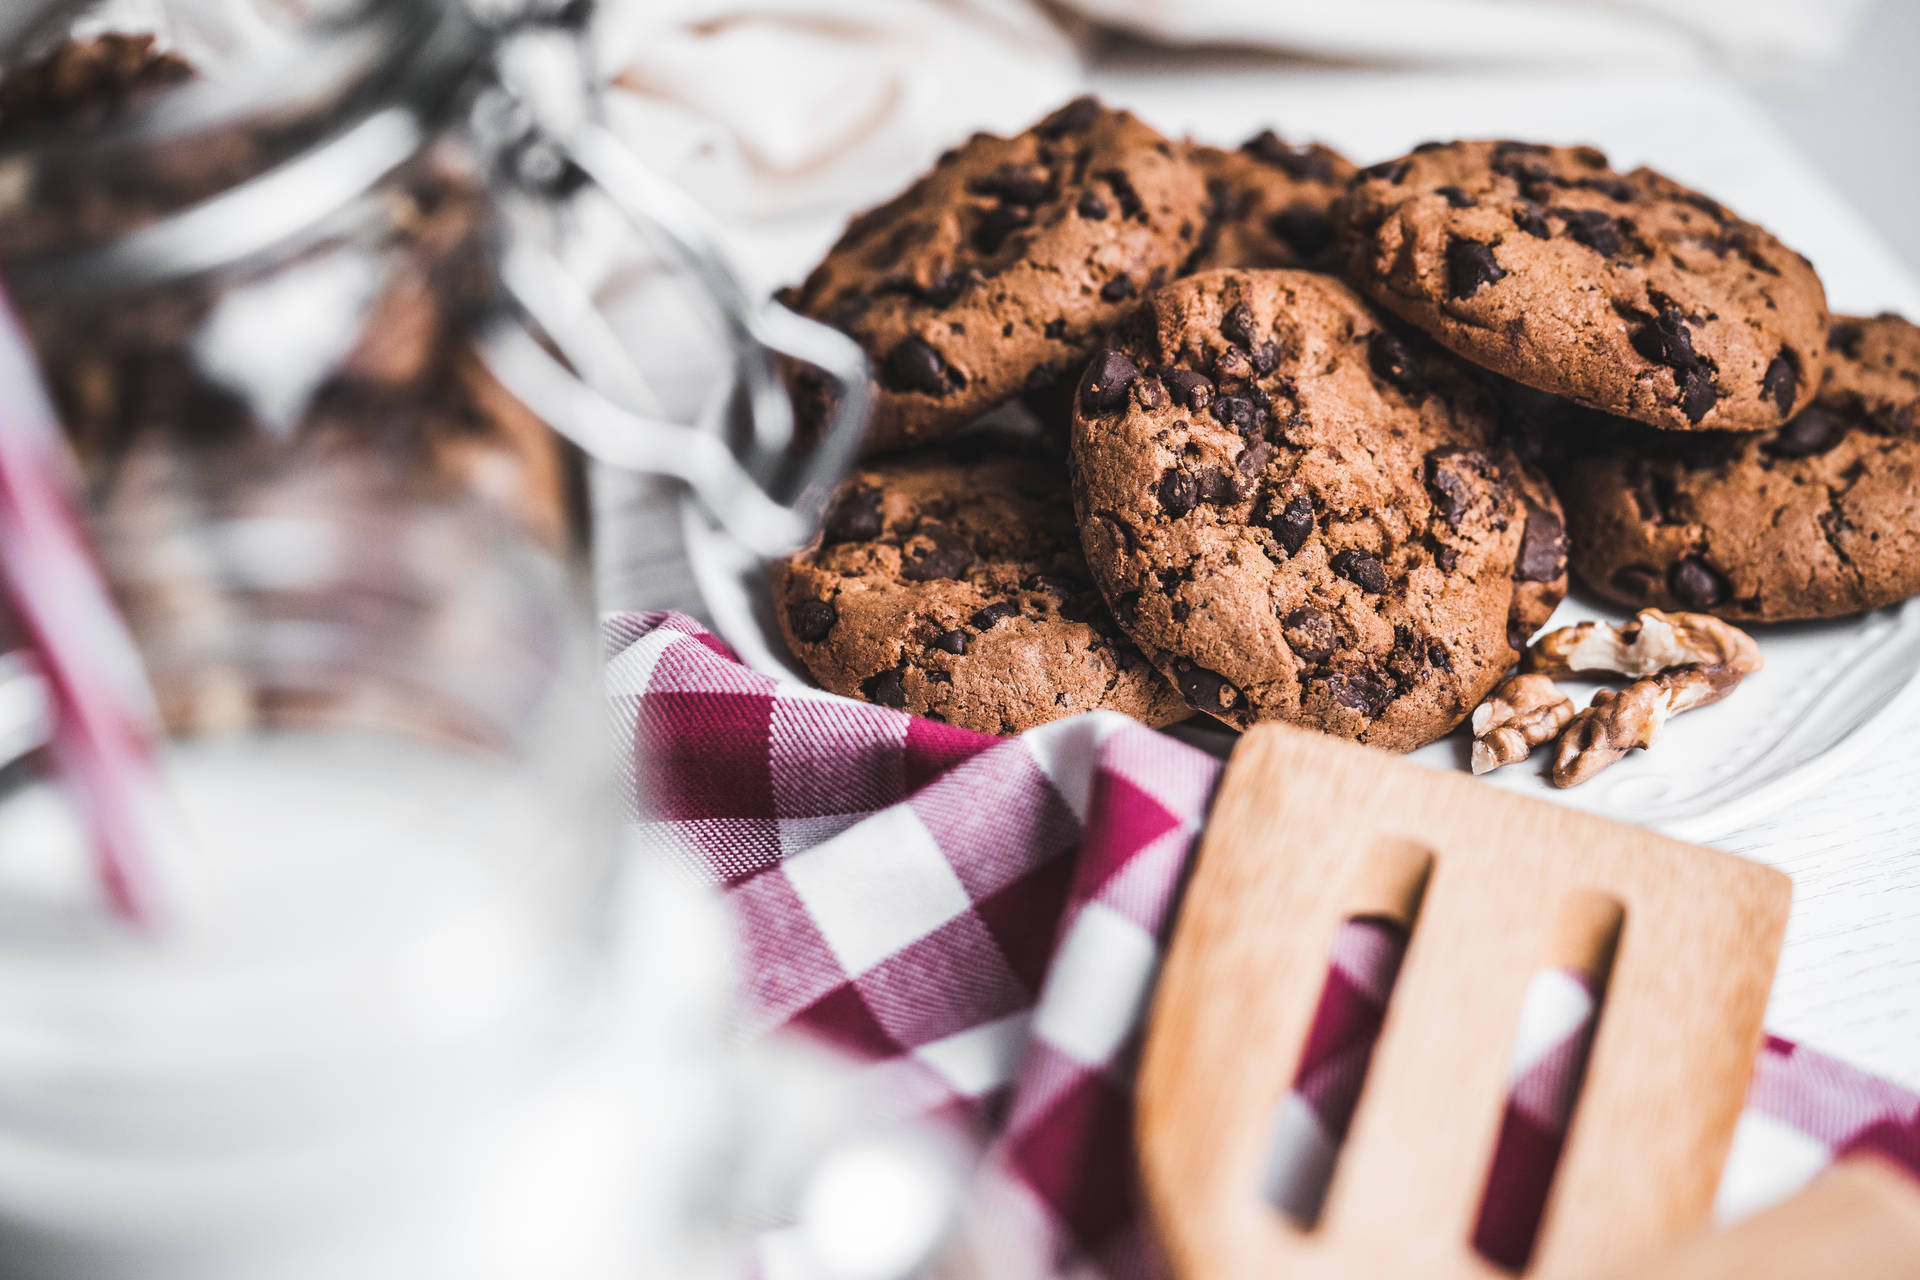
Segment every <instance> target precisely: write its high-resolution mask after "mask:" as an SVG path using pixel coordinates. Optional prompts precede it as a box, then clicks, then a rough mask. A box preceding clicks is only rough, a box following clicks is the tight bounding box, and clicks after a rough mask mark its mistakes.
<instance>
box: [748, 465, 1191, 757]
mask: <svg viewBox="0 0 1920 1280" xmlns="http://www.w3.org/2000/svg"><path fill="white" fill-rule="evenodd" d="M773 591H774V607H775V611H776V612H777V613H778V615H779V618H780V627H781V632H782V634H784V635H785V637H786V640H787V646H788V648H790V649H791V650H792V651H793V653H794V654H795V655H796V656H797V657H798V658H799V659H800V660H801V661H802V662H804V663H805V664H806V666H807V669H808V670H810V671H811V672H813V675H814V677H815V678H816V679H817V680H819V681H820V683H821V684H822V685H824V686H826V687H827V688H828V689H831V690H832V691H833V692H835V693H840V694H846V695H848V696H850V697H856V698H865V699H866V700H867V701H869V702H877V703H879V704H881V705H882V706H888V707H900V708H904V709H905V710H908V711H911V712H913V713H914V714H916V715H922V716H926V717H928V718H929V719H933V720H944V721H946V722H947V723H949V724H955V725H960V726H962V727H963V728H968V729H977V730H979V731H981V732H983V733H1002V734H1005V733H1018V732H1020V731H1021V730H1023V729H1030V728H1032V727H1033V726H1034V725H1037V724H1044V723H1046V722H1047V721H1049V720H1057V719H1059V718H1060V717H1062V716H1069V715H1073V714H1074V713H1076V712H1080V711H1095V710H1100V709H1107V710H1113V711H1123V712H1125V713H1126V714H1128V715H1130V716H1133V717H1135V718H1136V719H1139V720H1144V721H1145V722H1146V723H1148V724H1151V725H1155V726H1159V725H1165V724H1172V723H1174V722H1175V721H1177V720H1183V719H1185V718H1186V717H1187V716H1188V715H1189V714H1190V713H1189V712H1188V711H1187V709H1186V707H1185V706H1184V705H1183V704H1182V702H1181V700H1180V697H1179V695H1178V694H1177V693H1175V692H1174V689H1173V687H1172V686H1171V685H1170V684H1168V683H1167V681H1166V680H1165V679H1164V678H1163V677H1162V676H1161V675H1160V674H1159V673H1158V672H1157V671H1155V670H1154V669H1153V667H1151V666H1150V665H1148V663H1147V662H1146V660H1145V659H1143V658H1142V657H1141V656H1140V654H1139V652H1138V651H1137V650H1136V649H1134V647H1133V646H1132V645H1131V644H1129V643H1128V642H1127V641H1126V639H1125V638H1124V637H1123V636H1122V635H1121V634H1120V632H1119V629H1118V628H1117V627H1115V625H1114V622H1113V617H1112V615H1111V614H1110V613H1108V611H1107V606H1106V604H1105V603H1104V602H1103V601H1102V600H1101V599H1100V595H1099V593H1098V592H1097V591H1096V590H1095V589H1094V586H1093V583H1092V581H1091V580H1090V579H1089V577H1088V575H1087V566H1086V561H1085V559H1084V558H1083V556H1082V555H1081V551H1080V539H1079V535H1078V533H1077V532H1076V531H1075V528H1074V523H1073V510H1072V506H1071V504H1070V502H1069V500H1068V497H1067V481H1066V463H1065V460H1064V459H1062V458H1060V457H1059V456H1057V455H1056V454H1052V453H1049V452H1046V451H1043V450H1040V449H1037V448H1029V447H1023V446H1020V445H1017V444H1014V443H1012V442H1008V441H1002V440H997V439H996V440H988V441H985V442H981V441H978V440H977V439H976V437H975V436H972V435H969V436H967V437H964V438H963V439H960V440H956V441H954V442H953V443H952V445H951V446H950V447H949V448H935V449H932V450H921V451H918V452H916V453H912V454H907V455H903V456H901V457H898V458H893V459H888V460H885V461H882V462H876V463H873V464H871V465H869V466H866V467H863V468H861V469H860V470H859V471H857V472H856V473H855V474H854V476H853V478H852V479H851V480H849V481H848V483H847V485H846V487H845V488H844V489H843V490H842V491H841V493H840V495H839V497H838V498H837V499H836V500H835V503H834V505H833V507H832V508H831V511H830V513H829V515H828V518H827V520H826V525H825V529H824V531H823V532H822V534H821V538H820V542H819V544H818V545H816V546H815V547H813V548H811V549H810V550H808V551H805V552H803V553H801V554H799V555H796V556H794V557H792V558H791V559H789V560H786V561H784V562H782V563H781V564H779V565H776V566H775V572H774V575H773Z"/></svg>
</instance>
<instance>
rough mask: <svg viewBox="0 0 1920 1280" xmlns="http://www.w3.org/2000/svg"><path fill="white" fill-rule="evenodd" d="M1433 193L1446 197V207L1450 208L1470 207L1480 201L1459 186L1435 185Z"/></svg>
mask: <svg viewBox="0 0 1920 1280" xmlns="http://www.w3.org/2000/svg"><path fill="white" fill-rule="evenodd" d="M1433 193H1434V194H1435V195H1437V196H1444V197H1446V201H1447V207H1448V208H1451V209H1471V208H1473V207H1474V206H1475V205H1477V204H1479V203H1480V202H1479V201H1478V200H1475V199H1474V198H1473V197H1472V196H1470V195H1468V194H1467V193H1466V192H1464V191H1462V190H1461V189H1460V188H1459V187H1452V186H1448V187H1435V188H1434V189H1433Z"/></svg>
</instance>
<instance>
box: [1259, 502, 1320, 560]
mask: <svg viewBox="0 0 1920 1280" xmlns="http://www.w3.org/2000/svg"><path fill="white" fill-rule="evenodd" d="M1267 528H1269V529H1271V530H1273V536H1274V538H1275V540H1276V541H1278V542H1279V543H1280V546H1281V547H1282V549H1284V550H1285V551H1286V553H1287V554H1288V555H1290V556H1292V555H1298V554H1299V553H1300V548H1301V547H1304V546H1306V545H1307V537H1308V535H1309V534H1311V533H1312V532H1313V499H1311V498H1309V497H1308V496H1307V495H1306V494H1304V493H1297V494H1295V495H1294V496H1293V497H1292V499H1291V500H1289V501H1288V503H1287V505H1286V506H1284V507H1282V508H1281V509H1280V510H1278V511H1276V512H1274V513H1273V516H1272V518H1271V519H1270V520H1268V522H1267Z"/></svg>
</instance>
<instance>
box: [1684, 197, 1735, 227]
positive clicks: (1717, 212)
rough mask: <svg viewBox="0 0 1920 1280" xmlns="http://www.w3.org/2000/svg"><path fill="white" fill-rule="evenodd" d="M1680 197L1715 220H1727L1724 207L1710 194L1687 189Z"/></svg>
mask: <svg viewBox="0 0 1920 1280" xmlns="http://www.w3.org/2000/svg"><path fill="white" fill-rule="evenodd" d="M1680 198H1681V199H1682V200H1684V201H1686V202H1687V203H1688V204H1690V205H1692V206H1693V207H1694V208H1696V209H1698V210H1700V211H1701V212H1702V213H1704V214H1706V215H1707V216H1708V217H1710V218H1712V219H1713V220H1714V221H1715V222H1725V221H1726V220H1727V210H1726V207H1725V206H1724V205H1722V204H1721V203H1720V202H1719V201H1718V200H1715V199H1714V198H1713V197H1712V196H1703V195H1701V194H1700V193H1699V192H1697V191H1689V192H1687V193H1686V194H1685V195H1683V196H1681V197H1680Z"/></svg>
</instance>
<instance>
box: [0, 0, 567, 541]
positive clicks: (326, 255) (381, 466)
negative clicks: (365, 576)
mask: <svg viewBox="0 0 1920 1280" xmlns="http://www.w3.org/2000/svg"><path fill="white" fill-rule="evenodd" d="M202 7H203V8H210V6H202ZM334 7H335V8H338V6H334ZM218 11H219V12H222V13H227V14H229V15H236V14H239V13H241V12H247V13H252V12H253V6H251V5H223V6H219V9H218ZM256 17H257V15H256ZM258 21H259V22H260V23H261V24H264V25H262V26H261V27H260V30H258V31H256V30H254V29H253V28H252V27H244V28H243V27H242V26H241V24H238V23H236V24H235V25H236V30H235V31H234V32H232V33H230V34H231V37H232V39H231V40H230V41H228V43H231V44H236V45H237V46H238V47H235V48H231V49H229V50H228V51H227V54H226V56H225V57H224V59H221V58H217V57H216V55H214V54H212V53H208V54H206V55H205V56H206V57H207V58H208V59H209V60H210V61H214V62H215V63H216V65H212V66H208V67H205V68H196V67H195V66H193V65H191V64H190V63H189V62H188V61H186V60H185V59H183V58H181V57H180V56H178V55H177V54H175V53H173V52H170V51H168V50H167V49H166V48H165V47H164V46H162V45H160V44H159V43H157V42H156V41H155V40H154V39H153V37H152V36H150V35H144V34H129V33H123V32H108V33H103V34H99V35H95V36H91V37H86V38H76V39H73V40H71V41H70V42H66V43H58V44H56V45H55V46H54V47H53V49H52V51H51V52H45V53H42V54H40V55H39V56H38V57H37V58H36V57H35V56H33V55H29V56H28V58H27V60H26V62H25V64H24V65H21V66H18V67H16V68H15V70H14V72H13V73H12V74H11V75H10V76H9V77H8V80H7V86H6V88H5V90H4V92H0V244H4V245H5V246H6V267H5V277H6V283H7V286H8V288H9V290H10V291H11V293H12V294H13V296H14V299H15V301H16V303H17V305H18V308H19V310H20V312H21V314H22V318H23V320H24V322H25V324H26V326H27V328H28V330H29V332H30V334H31V336H32V339H33V342H34V345H35V347H36V349H37V352H38V355H39V357H40V362H41V367H42V371H43V374H44V376H45V379H46V381H47V383H48V386H49V389H50V391H51V392H52V395H53V399H54V402H55V404H56V406H57V408H58V410H59V412H60V416H61V419H62V421H63V423H64V425H65V427H66V429H67V432H68V434H69V437H70V438H71V440H72V442H73V444H74V446H75V449H76V451H77V453H78V455H79V457H80V459H81V463H82V466H83V469H84V472H85V477H86V481H87V485H88V488H89V491H90V495H91V497H92V499H93V501H94V502H95V504H96V506H97V507H98V508H99V509H100V510H101V511H103V512H112V511H114V510H116V509H120V508H125V507H129V506H136V505H140V504H142V503H147V502H150V501H153V500H154V498H155V490H154V488H153V486H154V485H155V484H156V483H158V482H160V481H162V480H164V481H166V482H167V483H170V484H179V485H183V486H186V487H187V488H188V489H190V490H192V491H194V492H198V493H202V494H205V493H210V492H215V491H218V492H222V493H225V492H233V491H239V490H243V489H249V488H258V487H259V486H261V485H263V484H267V483H270V482H278V481H279V480H280V479H284V478H286V477H290V476H298V475H299V474H300V473H301V471H302V470H303V469H304V468H305V467H307V466H310V465H311V466H325V467H328V468H347V467H350V468H355V469H357V470H358V471H359V472H360V473H361V474H362V477H363V479H362V488H361V492H362V493H363V494H369V495H370V494H380V495H384V497H385V498H386V499H387V500H389V501H392V502H396V503H404V502H410V501H433V500H438V499H441V498H445V497H448V496H451V495H457V494H465V495H472V496H475V497H477V498H479V499H480V500H482V501H483V503H485V504H486V505H487V506H488V507H489V508H491V509H493V510H495V511H497V512H498V513H500V514H501V515H502V516H504V517H506V518H507V519H508V520H509V521H510V522H511V523H513V524H516V525H517V526H519V527H520V528H521V529H523V530H525V531H526V532H528V533H529V534H531V535H533V536H534V537H535V538H536V540H538V541H539V542H541V543H542V544H543V545H546V546H548V547H550V548H553V549H555V550H556V551H559V550H568V551H574V552H578V551H580V550H581V549H582V548H584V545H585V539H586V535H587V528H588V525H587V519H586V510H587V508H586V502H585V489H584V482H583V478H582V476H583V471H582V466H581V462H580V459H579V456H578V453H577V451H575V450H572V449H570V448H569V447H567V446H565V445H564V443H563V442H562V440H561V438H560V437H559V436H557V435H555V434H554V433H553V432H552V431H551V430H549V429H548V428H547V426H546V425H545V424H543V423H542V422H541V421H540V420H539V419H538V418H537V417H536V416H535V415H534V414H532V413H531V412H529V411H528V410H527V409H526V408H525V406H524V405H522V404H521V403H520V401H518V400H517V399H516V398H515V397H513V396H512V395H510V394H509V393H507V392H506V391H505V389H504V388H502V387H501V386H500V385H499V384H498V382H497V381H496V380H495V379H494V378H493V376H492V375H491V374H490V373H489V372H488V370H487V368H486V365H485V363H484V362H483V361H482V360H481V359H480V358H479V356H478V355H477V353H476V351H475V348H474V343H473V338H474V335H475V334H476V333H477V332H479V331H480V330H481V329H483V328H485V327H486V326H487V325H488V324H489V323H490V320H491V318H492V317H493V316H494V315H496V314H497V313H498V312H499V311H500V310H501V309H502V307H503V306H504V302H503V298H502V294H501V290H500V286H499V281H498V276H497V273H496V271H495V266H494V264H495V261H496V260H497V257H498V250H499V240H500V229H499V225H498V220H497V218H496V216H495V204H494V202H493V200H492V199H491V198H490V182H491V181H492V174H491V173H490V169H489V166H490V164H491V157H489V156H488V155H486V154H485V153H484V152H483V150H482V149H481V148H480V147H479V146H477V145H476V143H475V141H474V139H473V137H472V135H471V133H470V131H469V130H467V128H466V120H467V115H466V113H467V111H468V109H469V106H470V104H471V101H472V98H473V95H474V94H475V93H476V92H477V86H478V85H479V84H480V83H481V82H482V80H483V79H484V75H485V69H486V67H487V65H488V59H489V57H490V54H491V51H492V50H493V48H494V45H495V38H496V35H495V33H493V32H490V31H488V30H487V29H486V28H485V27H483V26H482V25H481V24H480V23H478V22H476V21H475V20H474V19H473V18H472V16H471V15H470V14H469V13H468V12H467V10H466V9H465V8H464V7H462V6H461V5H458V4H448V3H440V2H438V0H389V2H387V3H382V4H376V5H365V6H356V7H355V10H354V11H353V12H351V13H349V14H347V15H346V16H344V17H339V18H335V19H333V20H330V21H321V20H318V19H311V18H310V19H307V20H304V21H298V22H296V21H292V20H288V21H287V22H286V23H285V25H284V26H282V27H274V26H272V25H270V24H265V20H264V19H258ZM261 31H264V32H266V33H267V34H266V35H262V34H261ZM249 33H250V34H251V35H252V37H253V38H252V39H251V42H247V41H242V40H241V37H242V36H243V35H247V34H249ZM269 37H272V38H269ZM202 71H204V74H202V73H201V72H202Z"/></svg>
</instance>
